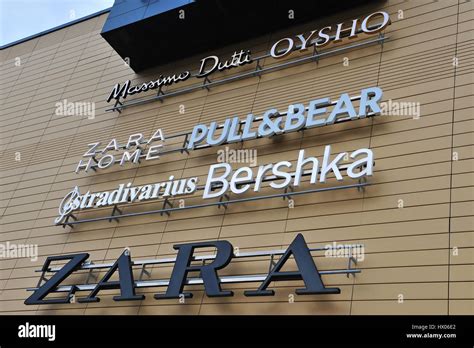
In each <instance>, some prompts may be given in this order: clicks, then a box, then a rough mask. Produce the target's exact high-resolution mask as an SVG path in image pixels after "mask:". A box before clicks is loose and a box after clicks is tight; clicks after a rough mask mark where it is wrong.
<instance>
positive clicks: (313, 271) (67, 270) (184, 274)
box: [25, 234, 340, 305]
mask: <svg viewBox="0 0 474 348" xmlns="http://www.w3.org/2000/svg"><path fill="white" fill-rule="evenodd" d="M173 248H174V249H176V250H178V255H177V256H176V259H175V260H174V266H173V270H172V273H171V277H170V279H169V280H166V281H165V283H166V284H167V288H166V291H165V292H164V293H156V294H155V295H154V296H153V297H154V298H155V299H157V300H160V299H181V298H191V297H192V296H193V294H192V293H191V292H185V291H184V287H185V286H186V285H189V284H190V280H191V279H190V278H189V274H190V273H198V274H199V277H200V280H202V282H200V283H202V284H203V285H204V290H205V292H206V295H207V296H209V297H224V296H233V295H234V293H233V291H230V290H223V289H222V287H221V284H222V281H221V278H220V277H219V274H218V271H219V270H221V269H223V268H225V267H226V266H227V265H228V264H229V263H230V262H231V261H232V259H233V258H234V257H235V255H234V248H233V246H232V244H231V243H230V242H228V241H226V240H218V241H208V242H197V243H186V244H177V245H174V246H173ZM203 248H215V249H216V253H215V256H214V257H213V258H212V261H211V262H209V263H200V264H199V265H196V264H194V265H193V264H192V263H193V261H195V257H194V255H195V253H196V251H197V250H199V249H203ZM290 257H293V258H294V260H295V263H296V268H297V269H296V270H292V271H282V269H283V267H284V266H285V265H286V264H287V262H288V260H289V259H290ZM88 258H89V254H87V253H80V254H73V255H63V256H49V257H48V258H47V259H46V261H45V263H44V265H43V268H42V271H43V275H44V273H45V272H47V271H50V270H51V268H50V264H51V262H53V261H68V262H67V263H66V264H65V265H64V266H62V267H61V268H60V269H59V270H58V271H57V272H55V274H54V275H53V276H52V277H51V278H50V279H48V280H47V281H46V282H45V283H44V284H43V285H42V286H40V287H39V288H37V289H34V293H33V294H32V295H31V296H30V297H28V298H27V299H26V300H25V304H26V305H37V304H60V303H71V302H72V301H74V302H75V293H76V292H77V291H78V290H81V288H80V286H78V285H70V286H67V288H66V289H67V291H66V292H67V296H66V297H63V298H58V297H55V298H52V299H46V297H47V295H49V294H51V293H54V292H56V291H57V290H58V289H60V284H61V283H62V282H63V281H64V280H65V279H67V278H68V277H69V276H71V275H72V274H73V273H74V272H75V271H78V270H80V269H81V267H82V266H83V265H84V263H85V262H86V261H87V259H88ZM133 264H134V263H133V261H132V260H131V257H130V252H129V251H128V250H125V251H124V252H123V253H122V254H121V255H120V257H119V258H118V259H117V260H116V261H115V262H114V263H113V264H112V265H111V266H110V267H109V268H108V270H107V272H106V274H105V275H104V276H103V278H102V279H100V280H99V281H98V283H97V284H95V285H93V286H92V287H91V286H89V287H88V289H90V292H89V294H88V295H87V296H85V297H81V298H78V299H77V302H79V303H89V302H99V301H100V297H98V295H99V293H100V292H101V291H103V290H114V289H118V290H120V294H119V295H117V296H114V297H113V299H114V300H115V301H136V300H143V299H144V298H145V295H140V294H137V293H136V288H137V282H136V281H135V279H134V274H133V269H132V266H133ZM114 275H118V281H116V280H113V281H112V280H110V278H111V277H112V276H114ZM194 280H195V281H196V278H194ZM275 281H303V283H304V287H303V288H300V289H296V291H295V293H296V294H297V295H320V294H339V293H340V289H339V288H327V287H326V286H325V285H324V283H323V281H322V279H321V275H320V272H319V271H318V268H317V267H316V264H315V263H314V260H313V257H312V255H311V250H310V249H309V248H308V245H307V244H306V241H305V239H304V237H303V235H302V234H298V235H297V236H296V238H295V239H294V240H293V242H291V244H290V245H289V246H288V248H287V249H286V251H285V252H284V253H283V254H282V256H281V257H280V259H279V260H278V261H277V262H276V264H275V265H274V266H273V267H272V269H271V270H270V271H269V272H268V274H266V275H265V277H264V279H263V281H262V282H261V283H260V286H259V287H258V288H257V289H252V290H246V291H244V295H245V296H273V295H274V294H275V291H274V290H271V289H268V287H269V286H270V284H271V283H272V282H275ZM240 282H242V283H244V282H247V281H246V280H245V278H244V277H242V278H241V281H235V282H234V283H240ZM191 284H192V283H191ZM148 285H149V286H147V287H157V286H160V285H162V284H161V283H160V282H153V281H148Z"/></svg>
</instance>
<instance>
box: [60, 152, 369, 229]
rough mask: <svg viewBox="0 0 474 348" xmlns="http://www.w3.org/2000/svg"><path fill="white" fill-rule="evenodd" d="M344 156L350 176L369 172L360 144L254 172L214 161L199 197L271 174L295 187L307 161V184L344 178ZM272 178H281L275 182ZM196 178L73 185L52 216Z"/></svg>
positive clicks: (193, 183)
mask: <svg viewBox="0 0 474 348" xmlns="http://www.w3.org/2000/svg"><path fill="white" fill-rule="evenodd" d="M344 158H350V159H352V160H354V161H353V162H350V163H348V164H346V165H345V173H346V175H347V176H348V177H349V178H352V179H358V178H361V177H364V176H371V175H372V172H373V153H372V150H370V149H366V148H362V149H358V150H356V151H353V152H352V153H351V154H350V155H349V154H348V153H347V152H341V153H339V154H337V155H336V156H335V157H334V158H333V159H331V146H330V145H326V146H325V148H324V155H323V158H322V159H321V160H319V159H317V158H315V157H311V156H309V157H307V156H306V155H305V150H300V151H299V152H298V160H297V162H296V165H293V164H292V163H291V162H289V161H280V162H278V163H270V164H266V165H261V166H259V167H258V168H256V173H254V171H253V169H252V168H250V167H241V168H238V169H237V170H235V171H233V170H232V167H231V165H230V164H228V163H218V164H213V165H211V166H210V167H209V172H208V175H207V179H206V182H205V185H204V187H203V190H202V192H203V194H202V198H203V199H208V198H219V197H221V196H223V195H224V194H226V192H228V191H231V192H232V193H234V194H237V195H240V194H243V193H245V192H247V191H250V190H253V191H254V192H258V191H260V189H261V187H262V183H263V182H264V181H268V180H267V179H268V178H271V180H270V181H271V183H270V187H271V188H273V189H285V188H287V187H289V186H291V187H298V186H299V185H300V184H301V177H302V175H303V174H304V172H305V171H304V167H305V166H307V165H310V166H311V169H309V173H308V174H310V175H311V179H310V181H309V182H310V184H316V183H324V182H326V179H327V177H328V176H329V175H331V174H333V175H334V176H335V178H336V180H338V181H343V180H344V177H343V173H344V172H343V171H342V170H341V168H340V167H341V163H340V162H341V161H342V160H343V159H344ZM218 172H220V173H218ZM281 180H282V181H281ZM275 181H281V182H278V183H277V182H275ZM198 182H199V178H198V177H190V178H184V179H175V178H174V176H170V177H169V180H168V181H166V182H159V183H153V184H148V185H143V186H132V183H131V182H129V183H127V184H120V185H119V187H118V188H117V189H116V190H114V191H103V192H95V193H91V192H90V191H87V193H85V194H81V193H80V191H79V188H78V187H77V186H76V187H75V188H74V189H73V190H72V191H71V192H69V193H68V194H66V196H65V197H64V198H63V200H62V202H61V204H60V206H59V216H58V217H57V218H56V219H55V223H56V224H62V223H63V222H64V220H65V219H66V218H67V217H68V216H69V215H70V214H71V213H73V212H75V211H77V210H84V209H91V208H100V207H107V206H116V205H118V204H124V203H132V202H140V201H149V200H156V199H169V198H176V197H180V196H183V195H191V194H193V193H195V192H196V191H197V188H198V186H197V185H198Z"/></svg>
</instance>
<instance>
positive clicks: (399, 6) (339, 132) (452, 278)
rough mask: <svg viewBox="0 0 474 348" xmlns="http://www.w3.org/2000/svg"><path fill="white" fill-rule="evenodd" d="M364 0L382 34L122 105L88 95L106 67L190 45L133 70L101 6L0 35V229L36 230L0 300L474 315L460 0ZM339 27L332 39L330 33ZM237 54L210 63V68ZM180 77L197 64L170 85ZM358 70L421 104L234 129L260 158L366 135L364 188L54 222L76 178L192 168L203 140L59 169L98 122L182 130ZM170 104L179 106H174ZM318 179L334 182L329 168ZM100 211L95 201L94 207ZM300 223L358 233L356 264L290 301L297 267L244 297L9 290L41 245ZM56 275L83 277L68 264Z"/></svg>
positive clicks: (106, 308) (290, 234)
mask: <svg viewBox="0 0 474 348" xmlns="http://www.w3.org/2000/svg"><path fill="white" fill-rule="evenodd" d="M379 9H380V10H384V11H387V12H388V13H390V16H391V19H392V24H391V25H390V26H389V27H388V28H387V29H386V30H385V35H386V36H388V37H389V39H388V40H387V41H386V42H385V43H384V44H383V46H381V45H374V46H370V47H365V48H360V49H357V50H353V51H348V52H343V53H342V54H339V55H334V56H332V57H328V58H325V59H321V60H320V61H319V62H318V63H316V62H311V63H308V64H303V65H300V66H297V67H292V68H288V69H283V70H279V71H276V72H274V73H269V74H266V75H264V76H262V77H261V78H258V77H255V78H249V79H245V80H241V81H238V82H232V83H227V84H224V85H221V86H217V87H215V88H211V89H210V90H209V91H208V90H206V89H203V90H201V91H196V92H193V93H188V94H185V95H181V96H177V97H170V98H167V99H166V100H165V101H164V102H163V103H160V102H154V103H148V104H143V105H139V106H135V107H130V108H128V109H125V110H124V112H122V114H118V113H113V112H105V111H104V109H105V108H106V107H107V106H108V104H106V103H105V99H106V97H107V96H108V94H109V93H110V89H111V88H112V87H113V85H114V84H115V83H117V82H122V81H125V80H127V79H131V80H132V81H133V83H134V84H135V83H139V82H144V81H150V80H152V79H154V78H156V77H157V76H159V75H160V74H173V73H176V72H179V71H182V70H187V69H194V68H195V67H197V66H198V64H199V60H200V59H201V58H203V56H195V57H189V59H187V60H185V61H176V62H172V63H170V64H169V65H167V66H161V67H157V68H156V69H153V70H152V71H148V72H147V73H146V74H141V75H135V74H134V73H133V71H132V70H131V69H130V68H129V67H128V66H127V65H126V64H124V62H123V61H122V60H121V59H120V57H119V56H118V55H117V54H116V53H115V52H114V51H113V50H112V49H111V48H110V46H109V45H108V44H107V43H106V42H105V41H104V40H103V39H102V38H101V36H100V34H99V33H100V30H101V28H102V26H103V23H104V21H105V19H106V17H107V14H105V15H101V16H99V17H95V18H92V19H89V20H87V21H85V22H81V23H78V24H76V25H73V26H70V27H66V28H63V29H61V30H58V31H55V32H52V33H50V34H47V35H44V36H41V37H38V38H35V39H32V40H29V41H26V42H24V43H21V44H18V45H16V46H13V47H9V48H7V49H4V50H2V51H1V52H0V59H1V65H0V71H1V73H0V74H1V79H2V85H1V86H0V94H1V100H2V107H1V111H0V126H1V128H0V132H1V136H0V153H1V158H2V160H1V162H0V168H1V182H0V190H1V194H0V214H1V219H0V242H1V243H3V244H5V243H6V242H7V241H8V242H10V243H17V244H37V245H38V246H39V254H40V255H39V257H38V260H37V261H34V262H33V261H31V260H30V259H27V258H5V259H3V260H2V261H1V263H0V290H1V293H0V313H2V314H18V313H36V314H46V313H47V314H52V313H54V314H117V313H121V314H292V313H293V314H473V313H474V304H473V294H474V288H473V284H474V283H473V280H474V276H473V275H474V272H473V271H474V259H473V255H474V253H473V247H474V245H473V236H474V232H473V231H474V229H473V221H474V219H473V211H474V210H473V179H472V177H473V176H472V172H473V168H474V159H473V156H474V153H473V152H474V151H473V150H474V148H473V144H474V142H473V109H474V105H473V72H472V67H473V62H474V58H473V57H474V54H473V53H474V40H473V29H472V28H473V4H472V2H470V1H463V0H460V1H455V0H447V1H437V2H433V1H421V0H420V1H409V2H407V1H402V0H392V1H387V2H385V3H384V4H382V5H381V7H379ZM372 10H373V8H368V7H360V8H355V9H353V10H352V11H350V12H344V13H340V14H338V15H337V16H334V17H331V18H326V19H325V20H324V23H322V22H321V23H316V25H317V26H322V25H331V24H336V23H339V22H341V21H342V20H347V19H351V18H355V17H357V16H363V15H366V14H368V13H370V11H372ZM402 16H403V19H401V17H402ZM314 27H315V23H308V24H307V25H303V26H298V27H294V28H290V29H287V30H285V31H284V32H277V33H268V35H267V36H265V37H260V38H258V39H255V40H253V41H249V42H245V43H241V44H240V45H239V47H235V46H229V47H222V49H221V50H220V51H219V52H213V53H212V54H217V55H221V56H229V55H230V54H232V53H233V52H234V51H235V50H236V49H240V48H242V47H245V48H246V49H247V48H248V49H251V50H252V53H253V54H254V55H258V54H263V53H266V52H267V51H268V49H269V48H270V46H271V44H272V43H274V42H275V41H276V40H278V39H279V38H281V37H284V36H293V35H294V34H298V33H301V32H303V31H304V30H309V29H314ZM363 38H364V37H363V36H360V38H357V39H355V40H356V41H357V40H362V39H363ZM351 42H352V41H351ZM347 44H349V42H347V41H345V40H343V41H342V42H340V43H338V44H337V45H338V46H341V47H342V46H344V45H347ZM329 48H330V47H327V49H329ZM183 49H184V47H183ZM299 54H300V53H294V54H292V55H290V56H288V57H285V58H284V59H293V58H295V57H297V56H298V55H299ZM345 58H348V60H347V59H345ZM345 61H346V62H347V61H348V62H349V64H348V65H347V64H343V63H344V62H345ZM275 63H276V61H275V60H273V59H268V60H265V62H264V64H265V65H267V66H268V65H271V64H275ZM251 68H252V67H251V66H244V67H241V68H238V69H236V70H235V71H232V72H230V71H229V72H223V73H215V74H214V75H213V79H217V78H222V77H224V76H228V75H229V74H233V73H238V72H242V71H245V70H246V69H251ZM239 69H240V70H239ZM192 83H195V80H189V81H185V82H182V83H180V84H179V85H176V86H172V87H169V89H168V91H171V90H172V89H173V88H182V87H184V86H186V85H191V84H192ZM369 86H379V87H381V88H382V89H383V91H384V97H383V99H384V101H388V100H389V99H391V100H392V102H401V101H405V102H406V101H409V102H419V103H420V105H421V116H420V117H419V118H418V119H414V117H413V116H377V117H375V118H371V119H364V120H356V121H353V122H346V123H341V124H336V125H333V126H327V127H321V128H318V129H313V130H308V131H305V132H300V133H293V134H288V135H283V136H279V137H275V138H274V139H260V140H255V141H251V142H246V143H243V145H242V146H243V148H252V149H257V151H258V163H259V164H265V163H271V162H275V161H281V160H289V161H293V162H294V161H295V160H296V156H297V153H298V150H299V149H307V152H308V154H310V155H315V156H318V157H320V156H321V155H322V150H323V149H324V146H325V145H326V144H331V145H332V147H333V151H334V152H339V151H353V150H355V149H358V148H362V147H369V148H371V149H372V150H373V151H374V155H375V169H374V176H373V177H372V178H370V182H371V183H372V185H371V186H370V187H368V188H367V189H366V190H365V191H363V192H359V191H357V190H355V189H354V190H340V191H333V192H326V193H317V194H310V195H305V196H301V197H295V207H294V208H288V202H287V201H284V200H279V199H275V200H270V201H257V202H248V203H242V204H235V205H233V206H229V208H228V209H226V210H224V209H218V208H216V207H209V208H204V209H195V210H188V211H183V212H177V213H173V214H172V215H171V216H169V217H168V216H166V215H164V216H160V215H149V216H141V217H136V218H130V219H123V220H122V221H120V222H119V223H117V222H111V223H109V222H108V221H101V222H97V223H88V224H81V225H78V226H76V227H75V228H74V229H72V230H71V229H70V228H65V229H63V228H61V227H58V226H54V225H53V220H54V218H55V217H56V215H57V207H58V205H59V203H60V200H61V199H62V197H63V196H64V195H65V193H67V192H69V191H70V190H71V188H73V187H74V186H75V185H79V186H80V187H81V190H85V191H87V190H91V191H94V192H96V191H101V190H112V189H114V188H116V187H117V186H118V184H120V183H123V182H128V181H133V183H134V184H137V185H140V184H145V183H152V182H158V181H161V180H166V179H167V178H168V177H169V176H170V175H175V177H176V178H181V177H189V176H195V175H199V176H200V177H202V178H204V177H205V175H206V173H207V169H208V166H209V165H210V164H212V163H215V162H216V158H217V153H216V151H217V150H218V148H212V149H209V150H202V151H194V152H191V153H190V154H189V155H187V154H175V155H170V156H166V157H163V158H162V159H160V160H159V161H158V162H156V161H151V162H143V163H141V164H140V165H139V166H131V165H130V166H124V167H117V166H114V167H113V168H111V169H110V170H104V171H99V172H97V173H87V174H85V173H80V174H75V173H74V169H75V167H76V165H77V163H78V161H79V160H80V158H81V156H82V154H83V153H84V152H85V151H86V150H87V144H88V143H91V142H94V141H103V142H107V141H108V140H110V139H111V138H117V139H118V140H121V141H122V142H123V141H125V140H126V139H127V137H128V136H129V135H130V134H133V133H136V132H143V133H145V134H146V135H150V134H151V133H152V132H153V131H155V130H156V129H157V128H160V127H161V128H163V130H164V132H165V135H166V134H167V133H170V134H171V133H174V132H178V131H186V130H191V129H192V127H193V126H194V125H195V124H197V123H209V122H211V121H223V120H224V119H226V118H228V117H230V116H234V115H238V116H241V117H244V116H245V115H246V114H247V113H249V112H253V113H255V114H257V115H258V114H259V113H262V112H263V111H265V110H267V109H269V108H270V107H276V108H283V109H284V108H285V107H288V105H289V104H292V103H307V102H308V101H309V100H312V99H315V98H317V97H326V96H329V97H333V98H335V97H337V96H338V95H340V94H341V93H343V92H348V93H350V94H354V93H357V92H358V91H360V90H361V89H362V88H364V87H369ZM165 92H166V90H165ZM149 93H150V95H151V94H153V93H156V91H150V92H149ZM64 99H67V100H68V101H71V102H84V101H86V102H94V103H95V110H96V113H95V117H94V118H88V117H84V116H58V115H56V114H55V103H57V102H60V101H63V100H64ZM132 99H133V98H132ZM182 106H184V110H185V112H184V113H180V107H182ZM148 133H149V134H148ZM239 146H241V145H240V144H236V145H232V146H231V147H232V148H238V147H239ZM18 156H19V157H18ZM453 159H454V160H453ZM241 165H245V164H241ZM235 166H236V167H238V166H239V164H236V165H235ZM327 184H328V185H337V183H336V182H335V180H332V181H331V180H329V181H328V183H327ZM269 192H270V191H269V189H263V190H262V191H261V192H260V193H261V194H266V193H269ZM252 194H253V193H250V194H249V195H248V196H251V195H252ZM199 200H200V199H199V198H195V199H194V201H193V202H199ZM156 208H157V207H156V203H146V204H138V205H133V206H130V208H129V209H130V211H140V210H146V209H149V210H151V209H156ZM108 213H110V211H109V210H104V211H101V210H97V211H96V212H95V213H94V214H96V215H97V216H100V215H101V214H108ZM299 232H301V233H302V234H303V235H304V237H305V239H306V240H307V242H308V244H309V245H310V246H311V247H316V246H321V245H326V244H331V243H332V242H334V241H336V242H338V243H362V244H364V245H365V252H366V254H365V259H364V261H362V262H360V263H359V264H358V267H359V268H361V269H362V273H360V274H357V275H356V277H352V276H351V277H349V278H346V277H345V276H344V275H327V276H323V280H324V282H325V284H326V286H331V287H333V286H337V287H340V288H341V294H338V295H324V296H317V295H311V296H297V295H295V301H294V302H293V303H292V301H289V295H290V294H293V292H294V289H295V288H297V287H299V286H300V285H301V284H299V283H298V282H279V283H276V284H274V287H273V288H274V289H275V290H276V295H275V296H274V297H263V298H260V297H252V298H247V297H244V296H243V290H244V289H251V288H254V285H239V286H238V287H236V286H232V290H234V292H235V296H234V297H228V298H208V297H206V296H205V295H204V293H203V289H202V287H195V288H194V289H193V290H194V295H195V296H194V297H193V298H192V299H188V300H187V301H186V303H184V304H180V303H178V301H177V300H155V299H153V296H152V294H153V293H154V292H155V291H156V290H155V289H149V290H145V291H143V290H140V293H143V294H145V295H146V299H145V300H143V301H141V302H114V301H113V300H112V296H113V295H115V293H113V292H107V291H104V292H102V293H101V296H100V297H101V299H102V301H101V302H99V303H94V304H80V303H74V304H69V305H49V306H41V307H39V306H25V305H24V304H23V301H24V300H25V298H26V297H27V296H28V295H29V293H28V292H26V291H25V289H26V288H27V287H34V286H35V285H36V284H37V282H38V275H39V274H38V273H36V272H35V269H39V268H40V267H41V265H42V264H43V262H44V260H45V257H46V256H48V255H58V254H66V253H74V252H84V251H85V252H89V253H90V254H91V259H92V260H94V261H96V262H101V261H112V260H114V259H115V258H117V257H118V255H119V254H120V253H121V252H122V250H123V248H124V247H129V248H130V249H131V253H132V256H133V257H134V258H135V259H138V258H158V257H165V256H172V255H175V251H174V250H173V244H176V243H183V242H190V241H205V240H216V239H225V240H229V241H230V242H231V243H232V244H233V245H234V246H236V247H238V248H239V249H240V250H241V251H255V250H268V249H280V248H284V247H286V246H287V245H288V244H289V243H290V242H291V241H292V240H293V239H294V237H295V235H296V234H297V233H299ZM315 260H316V262H317V264H318V266H319V267H320V269H322V270H325V269H335V268H344V267H345V266H346V259H338V258H326V257H317V258H315ZM268 265H269V264H268V260H267V259H261V260H258V261H253V262H240V261H239V262H234V263H232V265H230V266H229V267H228V268H226V269H225V270H224V271H223V272H224V274H235V273H248V274H252V273H259V272H265V271H267V269H268ZM169 273H170V269H169V268H163V267H156V268H154V269H152V275H153V278H160V277H166V276H167V275H169ZM100 275H101V274H99V276H100ZM71 281H84V276H83V275H77V276H75V277H74V278H72V280H71ZM226 287H227V286H225V288H226ZM401 298H403V301H402V302H401V301H400V299H401ZM400 302H401V303H400Z"/></svg>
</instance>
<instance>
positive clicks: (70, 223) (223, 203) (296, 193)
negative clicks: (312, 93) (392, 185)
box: [57, 183, 370, 227]
mask: <svg viewBox="0 0 474 348" xmlns="http://www.w3.org/2000/svg"><path fill="white" fill-rule="evenodd" d="M368 185H370V184H369V183H359V184H353V185H344V186H334V187H325V188H320V189H312V190H306V191H292V192H284V193H277V194H273V195H265V196H257V197H249V198H241V199H234V200H228V201H219V202H212V203H205V204H197V205H189V206H185V207H177V208H164V209H158V210H150V211H143V212H138V213H128V214H120V215H110V216H103V217H98V218H91V219H84V220H75V221H65V222H61V223H58V224H57V225H58V226H70V227H72V226H73V225H77V224H81V223H85V222H96V221H104V220H109V221H111V220H117V219H121V218H126V217H134V216H142V215H150V214H163V213H171V212H174V211H180V210H188V209H196V208H205V207H213V206H226V205H228V204H233V203H242V202H251V201H257V200H263V199H271V198H279V197H291V196H299V195H304V194H308V193H315V192H325V191H334V190H343V189H349V188H357V189H360V188H362V187H364V186H368Z"/></svg>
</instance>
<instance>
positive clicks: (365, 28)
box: [106, 11, 390, 102]
mask: <svg viewBox="0 0 474 348" xmlns="http://www.w3.org/2000/svg"><path fill="white" fill-rule="evenodd" d="M374 18H375V19H379V18H381V19H382V21H381V22H380V23H377V24H375V25H374V26H369V23H370V22H371V21H372V20H374ZM389 24H390V16H389V14H388V13H387V12H384V11H379V12H374V13H371V14H369V15H367V16H366V17H364V18H363V19H359V18H356V19H352V20H351V21H348V22H342V23H338V24H336V25H333V26H326V27H323V28H319V29H314V30H311V31H310V32H307V33H301V34H298V35H295V36H294V37H285V38H282V39H280V40H278V41H276V42H275V43H273V44H272V46H271V48H270V51H269V56H270V57H272V58H274V59H280V58H283V57H286V56H288V55H289V54H291V53H292V52H296V51H306V50H308V49H310V48H314V49H317V48H321V47H324V46H326V45H328V44H330V43H336V42H340V41H342V39H343V38H347V39H353V38H355V37H357V35H358V34H357V33H358V32H359V33H364V34H367V35H374V34H377V33H379V32H380V31H382V30H383V29H385V27H387V25H389ZM332 31H335V35H334V36H331V35H330V33H331V32H332ZM346 32H348V34H346ZM252 62H253V59H252V56H251V52H250V50H240V51H235V52H234V53H233V54H232V56H231V57H230V58H229V59H228V60H224V61H221V60H220V59H219V57H217V56H215V55H211V56H208V57H205V58H203V59H201V61H200V63H199V67H198V69H197V72H195V73H191V71H189V70H185V71H182V72H180V73H176V74H173V75H167V76H165V75H160V76H159V77H158V78H157V79H156V80H152V81H149V82H145V83H142V84H138V85H135V86H133V85H132V82H131V81H130V80H127V81H125V82H123V83H122V84H120V83H117V84H116V85H115V86H114V87H113V88H112V90H111V92H110V94H109V96H108V97H107V99H106V100H107V102H110V101H111V100H112V99H113V100H115V101H116V102H121V100H123V99H126V98H127V97H128V96H131V95H135V94H139V93H142V92H146V91H149V90H154V89H160V90H161V88H162V87H164V86H169V85H173V84H176V83H178V82H181V81H186V80H188V79H189V78H192V77H194V78H196V79H203V78H208V76H209V75H211V74H212V73H214V72H216V71H223V70H229V69H232V68H237V67H241V66H243V65H245V64H250V63H252Z"/></svg>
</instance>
